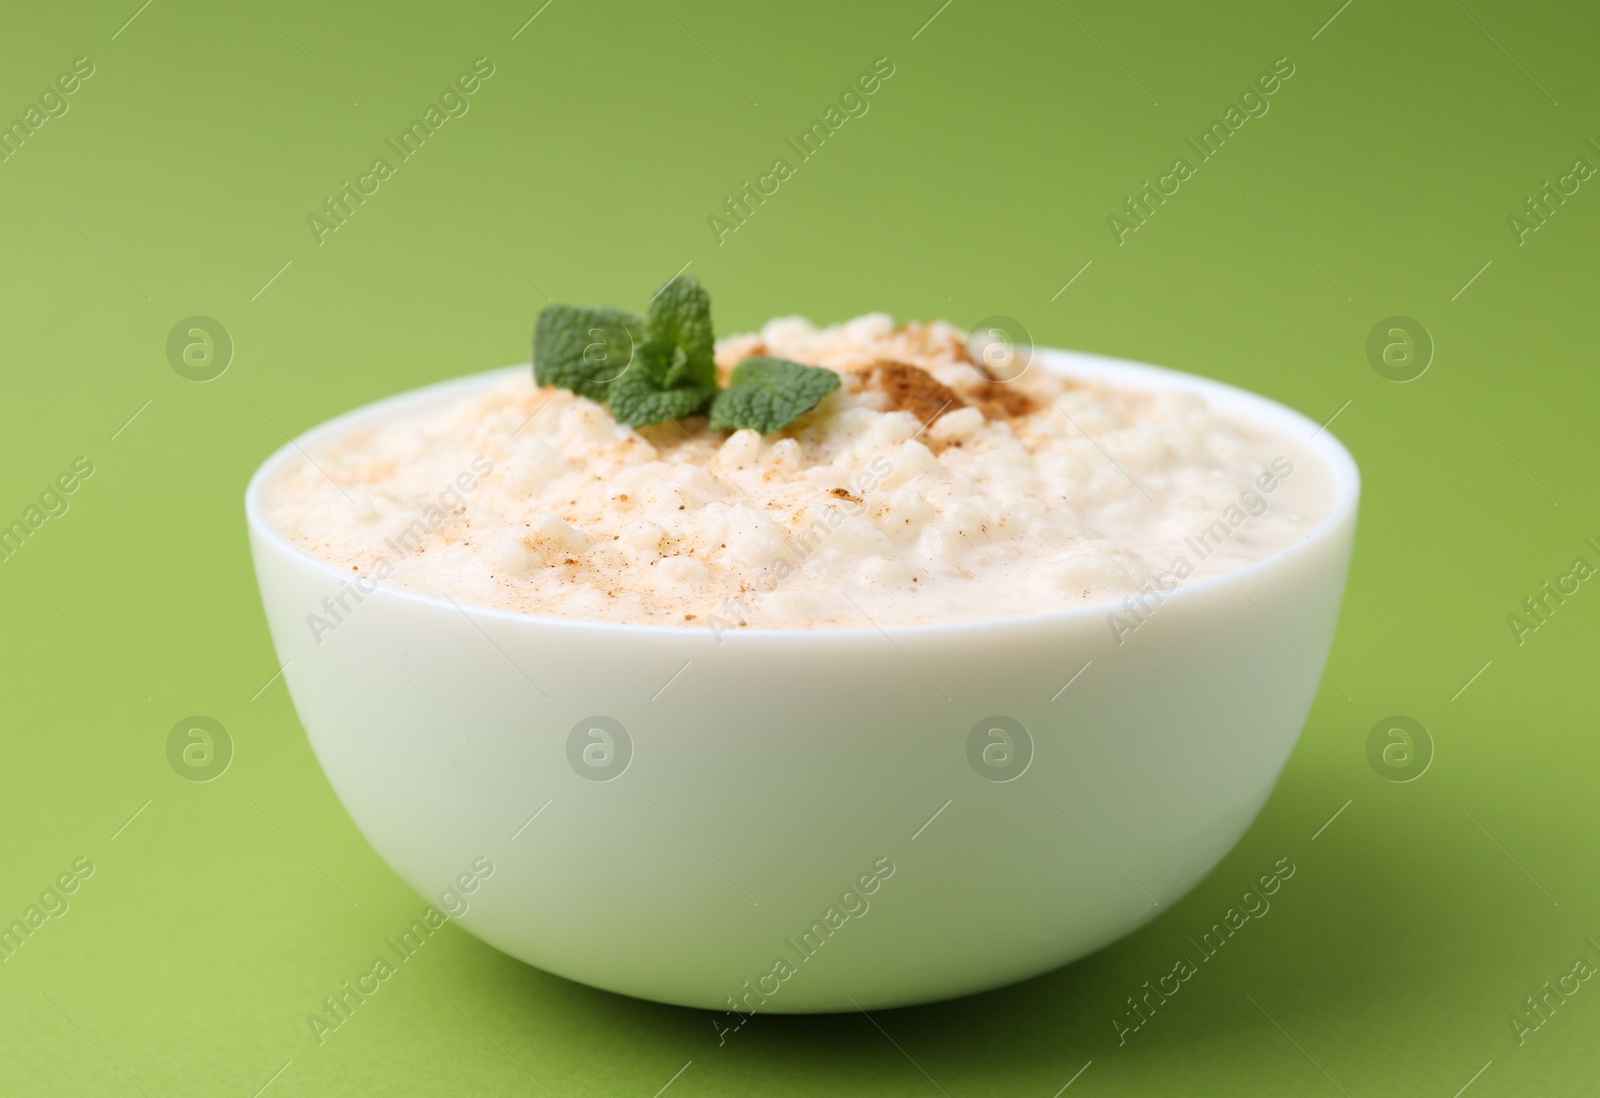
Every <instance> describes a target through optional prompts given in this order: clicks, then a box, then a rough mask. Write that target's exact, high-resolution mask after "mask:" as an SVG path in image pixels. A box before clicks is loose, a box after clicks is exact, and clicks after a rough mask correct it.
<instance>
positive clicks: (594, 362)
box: [533, 291, 704, 401]
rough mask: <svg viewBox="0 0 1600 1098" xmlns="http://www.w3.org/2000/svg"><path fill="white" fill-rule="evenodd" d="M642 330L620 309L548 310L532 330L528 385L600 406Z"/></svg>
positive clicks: (638, 322) (638, 321) (629, 358)
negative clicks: (550, 387)
mask: <svg viewBox="0 0 1600 1098" xmlns="http://www.w3.org/2000/svg"><path fill="white" fill-rule="evenodd" d="M703 292H704V291H702V293H703ZM645 327H646V325H645V322H644V321H643V320H641V319H639V318H638V317H636V316H634V315H633V314H632V313H630V312H627V311H625V310H623V309H612V308H602V309H586V308H583V307H581V306H577V305H547V306H545V308H544V310H543V311H542V312H540V314H539V319H538V321H537V322H536V323H535V324H534V326H533V379H534V381H536V382H537V383H538V384H540V385H555V386H559V387H560V388H562V389H571V390H572V391H573V392H574V393H577V394H578V395H579V396H586V397H588V398H589V399H590V400H596V401H604V400H605V399H606V397H607V394H608V393H609V391H610V388H611V383H612V382H613V381H615V380H616V379H617V378H618V377H620V376H622V374H623V373H624V371H626V370H627V369H628V365H629V363H630V362H632V361H633V357H634V352H635V349H636V347H637V346H638V345H639V344H640V343H642V342H644V333H645Z"/></svg>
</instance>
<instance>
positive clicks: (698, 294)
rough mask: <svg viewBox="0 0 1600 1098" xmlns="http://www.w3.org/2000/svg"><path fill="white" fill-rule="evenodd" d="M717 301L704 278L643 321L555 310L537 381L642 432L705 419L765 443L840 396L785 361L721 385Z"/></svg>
mask: <svg viewBox="0 0 1600 1098" xmlns="http://www.w3.org/2000/svg"><path fill="white" fill-rule="evenodd" d="M715 349H716V336H715V333H714V332H713V330H712V326H711V298H710V296H709V295H708V294H707V293H706V291H705V288H704V287H703V286H701V285H700V281H699V280H698V279H696V278H692V277H690V278H684V277H679V278H675V279H673V280H672V281H671V282H669V283H668V284H667V285H666V286H665V287H663V288H662V289H661V290H660V292H658V293H657V294H656V296H655V297H654V298H653V299H652V300H651V302H650V308H649V315H648V317H646V318H645V319H643V320H641V319H640V318H639V317H637V316H634V315H633V314H632V313H629V312H626V311H624V310H622V309H614V308H610V307H606V308H598V309H594V308H585V307H582V306H576V305H548V306H546V307H545V308H544V310H543V311H542V312H540V314H539V319H538V321H537V322H536V323H535V324H534V329H533V378H534V381H535V382H537V383H538V384H539V385H541V386H555V387H557V388H561V389H568V390H570V391H572V392H574V393H577V394H578V395H579V396H585V397H588V398H589V399H590V400H594V401H597V402H601V403H608V404H610V406H611V414H612V415H613V416H614V417H615V418H616V420H617V422H618V423H625V424H627V425H628V426H630V427H643V426H646V425H647V424H651V423H662V422H665V421H666V420H669V419H683V418H685V417H687V416H693V415H699V414H701V413H703V412H705V411H706V410H707V409H708V408H709V409H710V413H711V426H712V427H713V428H714V429H717V430H738V429H740V428H752V429H754V430H757V431H760V432H761V433H762V434H770V433H772V432H774V431H781V430H783V429H784V428H785V427H789V426H791V425H792V424H793V423H794V422H795V420H797V419H799V418H800V417H801V416H802V415H804V414H805V413H806V412H809V411H810V410H811V409H812V408H815V407H816V406H817V404H818V403H819V402H820V401H821V400H822V398H823V397H825V396H827V395H828V394H829V393H831V392H832V391H833V390H835V389H837V388H838V387H839V375H838V374H836V373H834V372H833V371H832V370H828V369H824V368H822V367H818V366H802V365H801V364H800V363H798V362H790V361H788V360H787V359H781V358H749V359H746V360H745V361H743V362H741V363H740V364H739V365H738V366H737V367H736V368H735V369H734V371H733V375H732V377H731V378H730V379H729V384H728V388H726V389H720V388H719V387H718V385H717V364H716V360H715V358H714V354H715Z"/></svg>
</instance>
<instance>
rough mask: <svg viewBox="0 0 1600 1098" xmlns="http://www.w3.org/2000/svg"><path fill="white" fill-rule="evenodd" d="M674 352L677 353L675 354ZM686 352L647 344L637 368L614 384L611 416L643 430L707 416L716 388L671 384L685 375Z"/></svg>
mask: <svg viewBox="0 0 1600 1098" xmlns="http://www.w3.org/2000/svg"><path fill="white" fill-rule="evenodd" d="M673 352H676V354H674V353H673ZM683 359H684V352H683V350H682V349H681V348H678V347H674V346H671V345H668V344H661V343H647V344H645V345H643V346H642V347H640V348H639V349H638V350H637V351H636V352H635V353H634V357H633V365H632V366H631V367H629V369H628V371H627V372H626V373H625V374H623V375H622V376H621V377H619V378H617V380H616V381H614V382H612V384H611V394H610V401H611V414H612V416H613V417H615V418H616V421H617V422H618V423H624V424H627V425H628V426H629V427H643V426H645V425H646V424H649V423H660V422H662V421H664V420H668V419H682V418H683V417H684V416H692V415H695V414H697V413H699V412H703V411H704V410H705V407H706V405H707V404H709V403H710V402H711V398H712V396H713V395H714V394H715V393H716V391H717V390H716V387H715V386H714V385H711V386H704V385H697V384H695V383H694V382H693V381H688V382H686V383H680V384H676V385H674V384H670V383H669V381H668V379H669V378H670V377H672V375H673V374H674V373H681V371H682V365H683Z"/></svg>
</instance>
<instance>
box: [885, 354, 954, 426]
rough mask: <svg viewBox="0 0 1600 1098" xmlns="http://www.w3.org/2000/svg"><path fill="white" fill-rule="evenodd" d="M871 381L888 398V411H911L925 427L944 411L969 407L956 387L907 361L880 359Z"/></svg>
mask: <svg viewBox="0 0 1600 1098" xmlns="http://www.w3.org/2000/svg"><path fill="white" fill-rule="evenodd" d="M870 380H871V383H872V386H873V388H875V389H877V390H878V391H879V392H881V393H883V394H884V395H885V396H887V397H888V398H889V408H888V410H889V411H891V412H910V413H911V414H912V415H914V416H916V417H917V420H918V422H920V423H921V424H922V425H923V426H924V427H926V426H928V425H929V424H930V423H932V422H933V421H934V420H936V419H938V418H939V417H940V416H942V415H943V414H944V413H945V412H948V411H951V410H953V409H956V408H964V407H966V405H965V404H964V403H963V402H962V400H961V398H960V397H958V396H957V395H956V394H955V390H954V389H951V388H950V387H949V386H947V385H944V384H942V383H941V382H940V381H939V380H938V379H937V378H935V377H934V376H933V375H932V374H930V373H928V372H927V371H926V370H922V369H918V368H917V367H915V366H911V365H908V364H907V363H904V362H879V363H878V364H877V365H876V366H874V367H873V368H872V375H871V378H870Z"/></svg>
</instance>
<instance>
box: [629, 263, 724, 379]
mask: <svg viewBox="0 0 1600 1098" xmlns="http://www.w3.org/2000/svg"><path fill="white" fill-rule="evenodd" d="M646 330H647V332H648V336H647V338H648V341H649V342H651V343H655V344H661V345H664V346H670V347H674V348H676V349H677V350H678V351H679V352H681V353H679V354H673V355H672V356H671V361H669V362H668V364H667V369H666V374H665V376H664V378H663V384H664V385H666V386H669V387H671V386H676V385H678V384H680V383H681V382H684V381H690V382H692V383H694V384H695V385H697V386H699V387H701V388H706V389H714V388H716V386H717V364H716V361H715V359H714V358H713V355H714V353H715V351H716V337H715V336H714V335H713V334H712V331H711V296H710V295H709V294H707V293H706V291H705V287H704V286H701V285H700V280H699V279H697V278H694V277H692V276H690V277H683V276H680V277H678V278H675V279H673V280H672V281H671V282H669V283H667V284H666V285H665V286H664V287H662V288H661V290H660V292H658V293H657V294H656V296H655V298H654V299H653V300H652V301H651V302H650V317H649V319H648V321H647V322H646Z"/></svg>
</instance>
